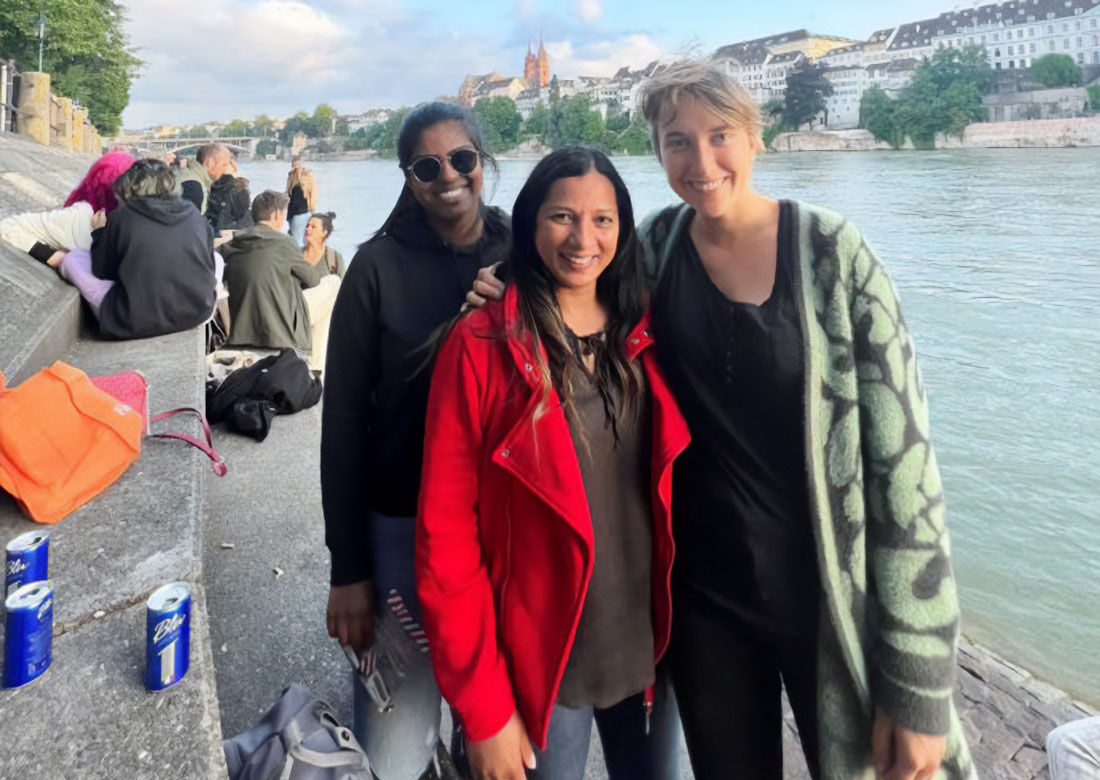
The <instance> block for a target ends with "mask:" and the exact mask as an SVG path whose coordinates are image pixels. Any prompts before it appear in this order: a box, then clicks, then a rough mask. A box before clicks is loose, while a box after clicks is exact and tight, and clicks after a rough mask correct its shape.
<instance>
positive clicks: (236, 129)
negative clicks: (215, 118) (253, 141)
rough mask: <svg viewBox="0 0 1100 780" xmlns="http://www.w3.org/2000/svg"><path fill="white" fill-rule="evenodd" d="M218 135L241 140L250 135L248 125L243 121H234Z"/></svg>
mask: <svg viewBox="0 0 1100 780" xmlns="http://www.w3.org/2000/svg"><path fill="white" fill-rule="evenodd" d="M218 135H219V136H221V137H222V138H240V137H242V136H246V135H248V125H247V124H246V123H245V121H244V120H243V119H234V120H233V121H232V122H230V123H229V124H227V125H226V126H225V127H223V128H222V131H221V132H220V133H218Z"/></svg>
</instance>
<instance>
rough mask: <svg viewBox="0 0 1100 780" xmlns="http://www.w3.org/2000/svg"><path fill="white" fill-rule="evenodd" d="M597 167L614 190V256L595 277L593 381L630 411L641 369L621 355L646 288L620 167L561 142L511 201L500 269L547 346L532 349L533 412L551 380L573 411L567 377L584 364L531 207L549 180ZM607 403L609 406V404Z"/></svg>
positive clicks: (634, 404) (574, 376)
mask: <svg viewBox="0 0 1100 780" xmlns="http://www.w3.org/2000/svg"><path fill="white" fill-rule="evenodd" d="M592 170H596V171H597V172H598V173H600V174H602V175H604V176H606V177H607V178H608V180H609V181H610V182H611V186H612V187H613V188H614V190H615V202H616V205H617V206H618V209H619V241H618V244H617V246H616V248H615V257H614V258H612V260H611V263H610V264H608V266H607V268H605V269H604V271H603V273H602V274H600V277H599V279H598V280H597V281H596V297H597V298H598V299H599V301H600V303H602V304H603V305H604V306H606V307H607V311H608V323H607V331H606V342H605V349H606V352H607V359H606V360H602V361H601V360H597V361H596V371H597V375H596V377H595V378H596V382H597V384H598V385H599V386H600V387H601V393H602V394H603V395H604V400H605V402H607V401H608V394H607V392H606V390H607V388H608V387H609V386H610V384H611V383H614V384H616V385H618V387H619V388H621V390H622V396H623V402H624V404H623V406H624V411H625V412H626V413H627V414H628V415H630V414H634V413H636V412H637V410H638V408H639V404H640V403H641V399H642V393H643V387H644V385H643V380H642V373H641V369H640V368H639V367H638V366H637V365H636V364H633V363H631V362H630V361H629V360H627V358H626V353H625V351H624V346H623V345H624V343H625V341H626V338H627V336H628V335H629V333H630V330H631V329H632V328H633V327H634V326H635V325H636V324H637V323H638V321H639V320H640V319H641V318H642V315H643V314H644V313H645V305H646V292H645V290H646V288H645V282H644V276H643V267H642V259H641V247H640V245H639V243H638V237H637V235H636V233H635V231H634V208H633V206H632V205H631V203H630V193H629V192H627V189H626V185H625V184H624V183H623V180H622V178H621V177H620V176H619V172H618V171H616V170H615V166H614V165H612V164H611V161H610V160H609V159H607V156H606V155H604V154H603V153H602V152H598V151H596V150H594V149H587V148H585V147H581V146H567V147H564V148H562V149H558V150H557V151H555V152H551V153H550V154H548V155H547V156H546V157H544V158H542V160H541V161H540V162H539V164H538V165H536V166H535V169H534V170H533V171H531V175H530V176H529V177H528V178H527V183H526V184H524V185H523V189H521V190H520V192H519V196H518V197H516V202H515V205H514V206H513V207H512V254H511V257H510V259H509V261H508V264H507V268H506V269H505V271H504V275H505V276H506V277H507V278H509V279H510V280H511V281H513V282H514V283H515V285H516V287H517V289H518V292H519V308H520V314H521V316H522V318H523V323H524V326H525V327H526V328H527V330H528V331H529V332H530V333H531V334H532V335H533V336H534V338H535V339H536V340H537V341H539V342H541V343H542V345H543V346H544V347H545V348H546V353H547V357H548V360H547V359H544V358H543V357H542V353H541V352H540V351H539V350H538V349H536V350H535V355H536V360H537V361H538V364H539V369H540V373H541V377H542V386H543V392H544V396H543V402H542V404H540V406H539V411H538V412H537V414H541V413H542V412H543V411H545V404H546V401H547V400H548V399H549V396H550V389H551V387H554V388H556V389H557V391H558V395H559V396H560V398H561V402H562V407H563V408H564V410H565V413H566V414H567V415H572V414H573V398H574V392H573V388H574V382H575V381H576V379H577V378H579V375H578V373H577V372H578V371H583V370H584V369H583V367H582V364H581V362H580V360H579V357H578V356H577V354H576V350H575V347H574V344H573V343H572V339H571V337H570V333H569V329H568V328H567V327H566V325H565V321H564V320H563V319H562V316H561V310H560V309H559V307H558V300H557V297H556V296H555V294H554V288H555V285H556V283H555V281H554V277H553V276H551V274H550V271H549V270H548V269H547V268H546V265H545V264H544V263H543V261H542V258H541V257H540V256H539V253H538V250H537V249H536V248H535V233H536V230H537V228H538V210H539V207H541V206H542V204H543V202H544V201H545V200H546V197H547V194H548V193H549V191H550V187H551V186H552V185H553V184H554V182H555V181H557V180H558V179H565V178H571V177H574V176H584V175H585V174H587V173H588V172H589V171H592ZM611 411H614V410H611Z"/></svg>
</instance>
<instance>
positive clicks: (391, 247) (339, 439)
mask: <svg viewBox="0 0 1100 780" xmlns="http://www.w3.org/2000/svg"><path fill="white" fill-rule="evenodd" d="M511 238H512V236H511V228H510V225H509V222H508V217H507V216H505V215H504V213H503V212H501V211H500V210H499V209H495V208H493V209H487V212H486V216H485V230H484V232H483V233H482V236H481V238H480V239H479V240H478V242H477V243H476V244H474V245H473V246H470V247H455V246H450V245H448V244H445V243H444V242H443V240H442V239H440V238H439V236H438V235H437V234H436V233H434V232H433V231H432V229H431V228H430V227H428V224H427V222H426V220H425V218H424V212H423V209H421V208H420V206H419V205H413V206H412V207H411V208H410V209H409V210H407V211H406V212H404V213H403V214H402V215H401V216H400V217H399V218H398V220H397V222H396V223H395V224H394V226H393V227H392V228H391V229H390V231H389V232H388V233H386V234H385V235H382V236H379V237H377V238H374V239H372V240H370V241H368V242H367V243H365V244H363V245H362V246H360V247H359V251H358V252H356V254H355V257H354V258H353V259H352V262H351V264H350V265H349V266H348V271H347V274H346V275H345V276H344V280H343V282H342V283H341V285H340V294H339V295H338V296H337V298H336V305H335V307H334V308H333V311H332V320H331V323H330V326H329V328H330V329H329V341H328V357H327V359H326V362H325V400H324V411H323V415H322V426H321V495H322V502H323V505H324V511H325V543H326V544H327V545H328V547H329V549H330V550H331V551H332V584H333V585H346V584H348V583H352V582H358V581H360V580H363V579H368V578H369V577H370V576H371V564H370V561H369V560H368V556H367V541H366V528H365V522H366V517H367V512H368V511H369V510H374V511H376V512H379V513H381V514H384V515H392V516H397V517H412V516H413V515H415V514H416V499H417V494H418V492H419V490H420V460H421V456H422V453H423V439H424V417H425V415H426V414H427V409H428V388H429V385H430V381H431V367H430V366H426V365H425V362H426V360H427V354H428V353H427V351H426V350H425V349H424V347H425V346H426V345H427V343H428V341H429V339H430V337H431V336H432V334H433V333H434V332H435V330H436V329H437V328H438V327H439V326H440V325H442V324H443V323H445V322H447V321H448V320H450V319H451V318H452V317H454V316H455V315H457V314H458V312H459V309H460V308H461V307H462V303H463V301H464V300H465V297H466V293H467V291H469V290H470V288H471V287H472V286H473V282H474V278H475V276H476V275H477V272H478V269H480V268H482V267H483V266H488V265H492V264H493V263H495V262H497V261H498V260H503V259H505V257H506V256H507V254H508V251H509V249H510V247H511Z"/></svg>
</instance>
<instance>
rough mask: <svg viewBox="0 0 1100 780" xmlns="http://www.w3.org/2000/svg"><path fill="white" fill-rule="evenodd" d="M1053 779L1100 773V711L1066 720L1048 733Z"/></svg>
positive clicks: (1087, 778)
mask: <svg viewBox="0 0 1100 780" xmlns="http://www.w3.org/2000/svg"><path fill="white" fill-rule="evenodd" d="M1047 760H1048V761H1049V762H1050V780H1093V779H1094V778H1097V777H1100V715H1095V716H1093V717H1091V718H1082V719H1080V720H1073V721H1070V722H1069V723H1063V724H1062V725H1061V726H1059V727H1058V728H1056V729H1054V730H1053V731H1052V732H1050V733H1049V734H1047Z"/></svg>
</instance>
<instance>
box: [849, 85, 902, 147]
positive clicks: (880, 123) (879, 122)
mask: <svg viewBox="0 0 1100 780" xmlns="http://www.w3.org/2000/svg"><path fill="white" fill-rule="evenodd" d="M895 103H896V101H895V100H893V99H892V98H891V97H890V96H889V95H887V94H886V91H885V90H883V89H881V88H880V87H871V88H870V89H867V90H864V92H863V96H862V97H861V98H860V101H859V126H860V127H862V128H864V129H866V130H870V131H871V134H872V135H873V136H874V137H875V138H877V139H878V140H880V141H885V142H886V143H888V144H890V145H891V146H893V147H894V148H895V149H897V148H898V147H899V146H901V145H902V144H903V143H905V129H904V128H902V127H900V126H899V125H898V117H897V107H896V106H895Z"/></svg>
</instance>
